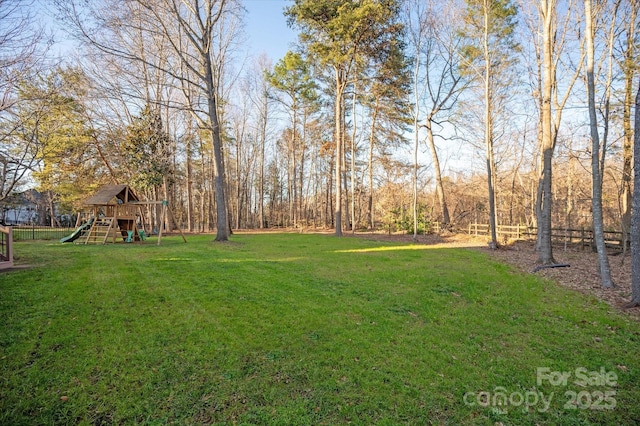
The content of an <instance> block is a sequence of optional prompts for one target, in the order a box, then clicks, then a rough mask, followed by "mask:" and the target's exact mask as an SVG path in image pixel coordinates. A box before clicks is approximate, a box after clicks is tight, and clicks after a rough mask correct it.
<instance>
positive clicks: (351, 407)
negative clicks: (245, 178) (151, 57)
mask: <svg viewBox="0 0 640 426" xmlns="http://www.w3.org/2000/svg"><path fill="white" fill-rule="evenodd" d="M211 240H212V237H211V236H198V237H190V238H189V242H188V243H187V244H184V243H182V242H181V240H180V239H179V238H167V239H163V242H162V246H159V247H158V246H156V245H154V244H152V243H148V244H142V245H124V244H119V245H107V246H78V245H74V244H64V245H63V244H58V243H45V242H23V243H17V244H16V246H15V251H16V256H17V257H18V258H19V262H21V263H27V264H30V265H34V267H33V268H31V269H28V270H21V271H15V272H10V273H4V274H0V324H2V329H1V330H0V424H11V425H21V424H25V425H31V424H97V425H99V424H231V423H237V424H275V425H279V424H282V425H305V424H306V425H318V424H327V425H335V424H346V423H348V422H351V424H362V425H370V424H383V425H396V424H451V425H476V424H487V425H494V424H496V423H498V424H499V423H502V424H504V425H511V424H514V425H534V424H540V425H546V424H553V425H589V424H593V425H596V424H598V425H600V424H611V425H618V424H635V422H638V421H640V405H639V404H638V401H640V387H638V386H637V384H638V383H640V360H639V358H638V354H639V353H640V331H639V324H638V323H637V322H635V321H633V320H630V319H628V318H626V317H624V316H622V315H619V314H616V313H615V312H611V309H610V308H608V307H607V306H606V305H603V304H602V303H600V302H598V301H597V300H595V299H593V298H591V297H587V296H583V295H579V294H576V293H573V292H570V291H568V290H566V289H563V288H560V287H558V286H557V285H555V284H554V283H551V282H548V281H544V280H541V279H538V278H536V277H533V276H525V275H523V274H520V273H518V272H516V271H514V270H513V269H512V268H510V267H509V266H506V265H502V264H499V263H496V262H494V261H492V260H490V259H489V258H488V257H487V256H486V255H484V254H483V253H481V252H479V251H473V250H466V249H433V248H428V247H425V246H415V245H406V244H399V243H398V244H394V243H381V242H376V241H368V240H363V239H356V238H341V239H338V238H335V237H332V236H325V235H299V234H260V235H248V234H245V235H234V236H232V241H231V242H229V243H213V242H211ZM539 368H542V369H545V370H538V369H539ZM562 372H566V373H568V374H570V376H569V377H567V380H566V381H563V380H562V376H560V374H561V373H562ZM538 379H540V380H538ZM503 395H506V397H507V398H506V400H505V399H501V396H503ZM500 402H502V404H500ZM547 403H548V405H547Z"/></svg>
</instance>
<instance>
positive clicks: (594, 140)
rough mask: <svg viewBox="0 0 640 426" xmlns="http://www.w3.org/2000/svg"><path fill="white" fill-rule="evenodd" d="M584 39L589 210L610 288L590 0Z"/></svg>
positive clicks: (602, 273)
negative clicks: (589, 186) (589, 142)
mask: <svg viewBox="0 0 640 426" xmlns="http://www.w3.org/2000/svg"><path fill="white" fill-rule="evenodd" d="M584 9H585V18H586V20H585V25H586V29H585V41H586V44H587V98H588V102H589V122H590V128H591V172H592V175H593V177H592V182H593V183H592V211H593V239H594V240H595V243H596V248H597V249H598V261H599V266H600V279H601V281H602V287H604V288H611V287H614V284H613V282H612V280H611V271H610V268H609V258H608V257H607V251H606V247H605V242H604V221H603V215H602V183H601V179H602V178H601V173H600V135H599V133H598V118H597V116H596V101H595V78H594V43H593V34H594V26H593V13H592V10H591V0H585V2H584Z"/></svg>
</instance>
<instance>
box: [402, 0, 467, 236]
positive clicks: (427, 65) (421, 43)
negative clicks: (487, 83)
mask: <svg viewBox="0 0 640 426" xmlns="http://www.w3.org/2000/svg"><path fill="white" fill-rule="evenodd" d="M421 5H422V2H421V1H419V0H415V1H414V2H412V3H411V6H410V7H411V9H410V10H409V11H408V12H407V13H408V15H409V16H408V21H409V24H408V26H409V27H410V31H409V32H410V34H411V43H412V45H413V46H412V47H413V50H414V52H415V53H414V54H415V58H414V61H415V67H416V69H415V70H414V72H415V76H416V78H415V80H416V81H415V82H414V84H415V89H414V90H415V91H416V96H417V99H416V108H415V109H416V111H415V112H414V115H415V119H416V123H422V124H420V126H421V127H422V128H424V129H426V131H427V145H428V147H429V151H430V153H431V159H432V161H433V170H434V177H435V184H436V197H437V199H438V203H439V205H440V214H441V220H442V224H443V225H444V226H445V227H446V226H447V225H448V224H449V223H450V221H451V218H450V215H449V207H448V205H447V200H446V195H445V189H444V184H443V179H442V167H441V166H440V159H439V155H438V149H437V147H436V137H438V132H437V131H436V129H437V128H438V127H442V126H443V124H444V123H445V122H446V121H447V117H446V115H447V114H450V113H451V110H452V109H453V108H454V106H455V105H456V103H457V101H458V98H459V97H460V95H461V94H462V93H463V91H464V90H465V89H466V88H467V87H468V82H467V81H465V80H463V78H462V75H461V74H460V65H461V64H460V57H459V54H458V52H459V48H460V43H461V41H462V38H461V36H460V32H459V31H458V29H457V28H456V27H455V26H454V25H452V22H455V14H456V12H457V11H456V10H454V9H453V8H452V7H451V5H449V6H448V7H441V8H440V9H434V8H432V7H427V8H422V6H421ZM413 14H415V16H414V15H413ZM421 103H422V104H424V105H425V107H426V116H424V117H420V114H418V110H419V106H420V104H421Z"/></svg>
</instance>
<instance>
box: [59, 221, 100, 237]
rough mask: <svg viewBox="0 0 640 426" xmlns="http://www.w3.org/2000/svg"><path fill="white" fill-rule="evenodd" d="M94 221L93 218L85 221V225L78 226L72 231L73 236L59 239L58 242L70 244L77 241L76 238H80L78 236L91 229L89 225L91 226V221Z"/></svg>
mask: <svg viewBox="0 0 640 426" xmlns="http://www.w3.org/2000/svg"><path fill="white" fill-rule="evenodd" d="M94 219H95V218H93V217H92V218H91V219H89V220H88V221H86V222H85V223H83V224H82V225H80V226H79V227H78V229H76V230H75V231H73V234H71V235H69V236H67V237H64V238H61V239H60V242H61V243H70V242H72V241H75V240H77V239H78V237H80V235H82V234H84V233H85V232H86V231H88V230H89V229H91V225H93V220H94Z"/></svg>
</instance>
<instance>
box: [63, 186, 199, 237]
mask: <svg viewBox="0 0 640 426" xmlns="http://www.w3.org/2000/svg"><path fill="white" fill-rule="evenodd" d="M152 204H161V205H162V210H161V212H162V213H161V218H160V223H161V224H164V221H165V217H167V215H169V216H168V218H169V219H171V220H174V219H173V214H172V213H171V210H170V209H169V205H168V203H167V202H166V201H140V200H139V199H138V197H137V196H136V195H135V193H134V192H133V191H132V190H131V188H130V187H129V186H127V185H106V186H103V187H101V188H100V189H99V190H98V192H96V193H95V194H94V195H93V196H91V197H90V198H89V199H87V200H86V201H85V205H86V206H87V207H88V208H89V209H90V210H91V219H89V220H88V221H87V222H85V223H84V224H83V225H81V226H80V227H79V228H78V229H76V231H75V232H74V233H73V234H71V235H69V236H68V237H66V238H63V239H62V240H61V241H62V242H71V241H75V242H76V243H77V244H107V243H116V242H126V243H132V242H137V241H143V240H145V239H146V234H145V231H144V214H143V211H142V208H143V207H144V206H148V205H152ZM174 222H175V221H174ZM162 228H163V227H162V226H160V230H159V232H158V245H160V241H161V240H162ZM180 235H182V239H183V240H184V242H187V240H186V238H185V237H184V234H182V231H180Z"/></svg>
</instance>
